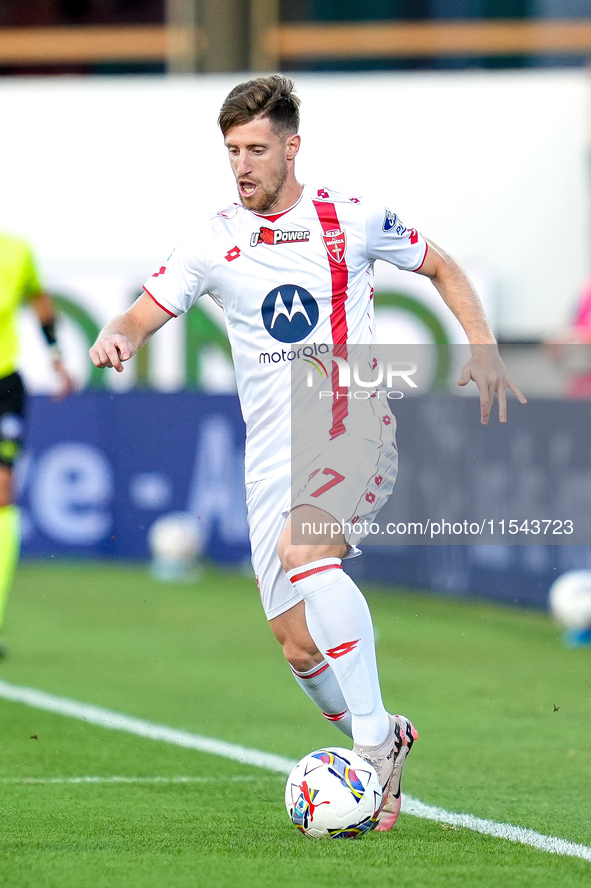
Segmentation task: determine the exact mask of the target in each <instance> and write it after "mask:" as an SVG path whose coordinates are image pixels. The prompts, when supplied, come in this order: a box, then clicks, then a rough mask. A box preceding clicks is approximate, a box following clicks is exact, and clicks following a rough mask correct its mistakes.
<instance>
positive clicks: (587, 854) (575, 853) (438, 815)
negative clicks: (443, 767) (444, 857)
mask: <svg viewBox="0 0 591 888" xmlns="http://www.w3.org/2000/svg"><path fill="white" fill-rule="evenodd" d="M402 811H404V813H405V814H412V815H413V817H422V818H423V819H425V820H438V821H440V822H441V823H449V824H450V825H451V826H463V827H464V828H465V829H471V830H472V831H473V832H478V833H482V834H483V835H485V836H495V837H496V838H498V839H509V841H510V842H519V843H520V844H521V845H531V846H532V847H533V848H537V850H538V851H547V852H548V853H549V854H561V855H563V856H566V857H582V858H583V860H588V861H589V862H591V848H588V847H587V846H586V845H578V844H577V843H576V842H569V841H568V839H558V838H556V837H555V836H545V835H543V834H542V833H538V832H535V831H534V830H533V829H526V828H525V827H524V826H514V825H513V824H512V823H497V822H496V821H495V820H483V819H482V818H480V817H474V816H473V815H472V814H455V813H454V812H453V811H446V810H444V808H436V807H435V806H433V805H426V804H425V803H424V802H420V801H419V800H418V799H413V798H412V796H408V795H406V794H403V796H402Z"/></svg>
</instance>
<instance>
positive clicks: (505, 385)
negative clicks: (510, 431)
mask: <svg viewBox="0 0 591 888" xmlns="http://www.w3.org/2000/svg"><path fill="white" fill-rule="evenodd" d="M471 379H473V380H474V382H475V383H476V385H477V386H478V391H479V393H480V421H481V423H482V424H483V425H486V424H487V423H488V420H489V417H490V412H491V410H492V406H493V403H494V400H495V394H496V396H497V399H498V402H499V422H507V395H506V391H507V389H509V391H511V392H513V394H514V395H515V397H516V398H517V400H518V401H519V403H520V404H527V399H526V398H525V396H524V395H523V394H522V393H521V391H520V390H519V389H518V387H517V386H516V385H515V383H514V382H513V380H512V379H511V377H510V376H509V374H508V372H507V368H506V367H505V365H504V363H503V361H502V360H501V356H500V355H499V352H498V350H497V348H496V346H494V345H477V346H473V354H472V357H471V358H470V360H469V361H468V363H467V364H465V365H464V367H462V372H461V373H460V378H459V379H458V385H467V384H468V383H469V382H470V380H471Z"/></svg>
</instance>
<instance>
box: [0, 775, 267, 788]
mask: <svg viewBox="0 0 591 888" xmlns="http://www.w3.org/2000/svg"><path fill="white" fill-rule="evenodd" d="M267 779H268V780H273V779H275V778H273V777H268V778H267ZM255 780H259V778H258V777H257V776H255V775H254V774H232V775H231V776H230V777H225V778H224V782H225V783H254V781H255ZM219 782H220V778H219V777H123V776H117V775H112V776H107V777H105V776H103V777H98V776H96V777H92V776H85V777H0V784H4V785H5V786H6V785H11V786H14V785H17V786H46V785H53V784H56V785H60V784H61V785H63V784H67V785H68V786H71V785H73V784H77V783H81V784H84V783H101V784H102V783H114V784H117V783H125V784H128V783H148V784H161V785H162V784H164V785H170V784H175V783H217V784H219Z"/></svg>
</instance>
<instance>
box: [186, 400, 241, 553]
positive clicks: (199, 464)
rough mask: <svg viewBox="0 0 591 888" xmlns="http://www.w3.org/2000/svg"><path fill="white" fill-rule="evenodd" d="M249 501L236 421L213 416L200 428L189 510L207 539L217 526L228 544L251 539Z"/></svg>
mask: <svg viewBox="0 0 591 888" xmlns="http://www.w3.org/2000/svg"><path fill="white" fill-rule="evenodd" d="M245 503H246V496H245V491H244V450H243V448H242V447H237V446H236V444H235V441H234V429H233V425H232V423H231V422H230V421H229V420H227V419H226V418H225V417H223V416H219V415H218V416H212V417H210V418H208V419H206V420H205V421H204V422H203V423H202V425H201V428H200V430H199V434H198V438H197V445H196V448H195V466H194V469H193V477H192V480H191V485H190V487H189V495H188V499H187V511H188V512H191V514H192V515H195V516H196V517H197V519H198V520H199V526H200V528H201V530H202V532H203V537H204V539H205V540H208V539H209V537H210V535H211V531H212V526H214V527H215V526H216V525H217V528H218V532H219V535H220V536H221V537H222V539H224V540H225V541H226V542H227V543H241V542H245V541H246V540H248V525H247V522H246V505H245Z"/></svg>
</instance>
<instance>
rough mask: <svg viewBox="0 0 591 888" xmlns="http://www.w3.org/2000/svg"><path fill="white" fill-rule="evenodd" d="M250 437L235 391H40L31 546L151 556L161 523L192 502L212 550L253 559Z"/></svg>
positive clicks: (27, 545)
mask: <svg viewBox="0 0 591 888" xmlns="http://www.w3.org/2000/svg"><path fill="white" fill-rule="evenodd" d="M244 436H245V430H244V423H243V421H242V416H241V413H240V407H239V404H238V400H237V398H236V397H235V396H233V395H216V396H215V397H213V396H208V395H204V394H201V393H190V392H178V393H174V394H158V393H153V392H145V393H143V392H134V393H129V394H109V393H106V392H81V393H79V394H77V395H74V396H73V397H71V398H68V399H67V400H65V401H61V402H55V401H51V400H50V399H49V398H46V397H43V396H35V397H32V398H31V399H30V403H29V419H28V433H27V440H26V452H25V455H24V458H23V459H22V460H21V462H20V464H19V469H18V486H19V502H20V504H21V508H22V516H23V554H24V555H25V556H26V555H55V556H70V555H84V556H93V557H114V558H146V557H147V556H148V554H149V553H148V545H147V533H148V531H149V528H150V526H151V525H152V524H153V522H154V521H155V520H156V519H157V518H158V517H159V516H160V515H162V514H165V513H168V512H174V511H188V512H191V513H192V514H194V515H195V516H196V517H197V519H198V522H199V527H200V529H201V531H202V536H203V539H204V541H205V546H206V551H207V554H208V556H210V557H211V558H214V559H216V560H219V561H233V562H237V561H242V560H244V559H246V558H247V557H248V554H249V548H248V529H247V525H246V508H245V493H244V478H243V466H244Z"/></svg>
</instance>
